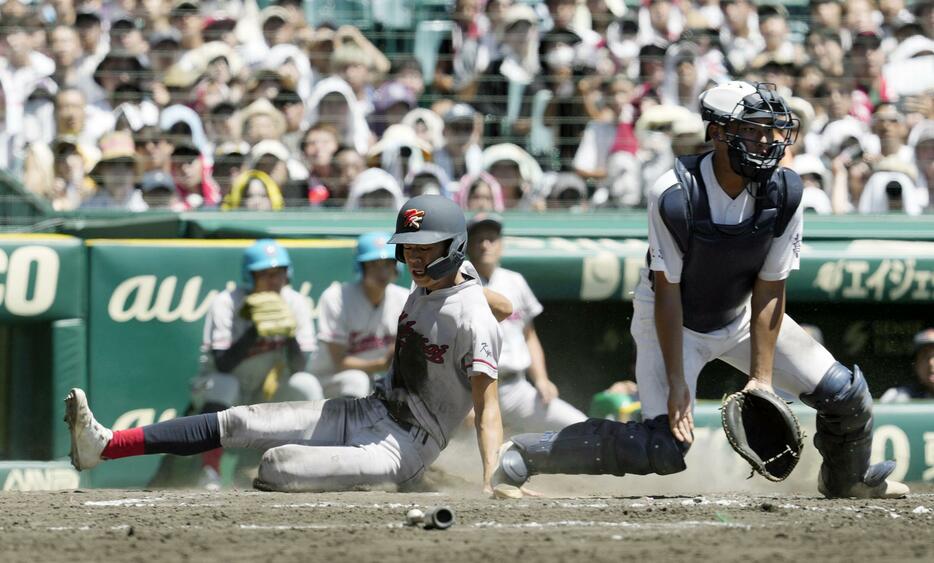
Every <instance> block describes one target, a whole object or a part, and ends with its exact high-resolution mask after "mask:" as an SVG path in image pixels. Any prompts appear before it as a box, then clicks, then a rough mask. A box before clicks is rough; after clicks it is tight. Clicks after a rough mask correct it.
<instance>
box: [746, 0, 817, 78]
mask: <svg viewBox="0 0 934 563" xmlns="http://www.w3.org/2000/svg"><path fill="white" fill-rule="evenodd" d="M758 16H759V33H760V34H761V35H762V39H763V41H764V42H765V44H764V45H763V48H762V51H761V52H760V53H759V54H758V55H757V56H756V57H755V58H754V59H753V63H752V66H754V67H755V66H762V65H761V64H759V65H757V64H756V62H757V60H759V61H767V60H769V59H771V60H774V61H777V62H779V63H782V64H784V63H791V64H798V63H800V62H801V61H803V60H804V56H805V55H804V48H803V47H802V46H801V45H800V44H797V43H793V42H792V41H791V38H790V37H789V33H788V31H789V30H788V9H787V8H785V6H783V5H782V4H762V5H760V6H759V9H758Z"/></svg>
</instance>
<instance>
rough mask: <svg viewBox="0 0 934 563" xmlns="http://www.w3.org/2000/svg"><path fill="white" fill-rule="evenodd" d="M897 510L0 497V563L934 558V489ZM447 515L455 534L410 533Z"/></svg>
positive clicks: (708, 503)
mask: <svg viewBox="0 0 934 563" xmlns="http://www.w3.org/2000/svg"><path fill="white" fill-rule="evenodd" d="M915 488H916V490H918V492H917V493H913V494H912V495H911V496H910V497H909V498H907V499H902V500H887V501H880V500H872V501H857V500H835V501H827V500H824V499H820V498H817V497H815V496H813V495H790V494H784V493H783V494H745V493H744V494H736V495H719V494H712V495H706V496H690V495H687V496H655V497H643V496H585V497H570V498H567V497H566V498H556V497H552V496H549V497H548V498H535V499H530V498H526V499H522V500H514V501H496V500H492V499H487V498H485V497H483V496H481V495H479V494H477V493H473V492H465V491H459V492H450V493H385V492H352V493H328V494H280V493H261V492H256V491H248V490H235V491H225V492H220V493H204V492H199V491H124V490H81V491H63V492H54V493H3V494H0V561H69V562H74V561H107V562H110V561H146V562H153V561H187V560H197V561H207V560H210V561H225V560H226V561H276V562H279V561H376V560H378V561H380V562H381V563H389V562H394V561H404V562H406V563H427V562H433V561H445V563H452V562H456V561H474V562H476V561H486V562H495V561H514V562H517V563H518V562H521V561H534V562H551V561H575V562H594V561H612V562H614V563H618V562H619V561H621V560H623V559H629V558H639V559H642V560H644V561H667V560H675V559H678V560H694V559H698V558H711V559H713V560H720V561H727V560H744V561H747V560H766V559H768V560H770V561H791V560H797V561H802V560H815V561H831V560H844V559H849V560H880V561H903V560H928V561H930V560H932V559H934V487H932V486H931V485H927V486H920V487H918V486H916V487H915ZM442 504H443V505H448V506H450V507H451V508H453V509H454V510H455V512H456V515H457V523H456V525H455V526H454V527H452V528H451V529H449V530H445V531H437V530H433V531H429V530H423V529H419V528H410V527H405V526H404V525H403V522H404V519H405V513H406V511H407V510H408V509H409V508H412V507H421V508H425V507H430V506H436V505H442Z"/></svg>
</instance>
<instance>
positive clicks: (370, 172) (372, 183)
mask: <svg viewBox="0 0 934 563" xmlns="http://www.w3.org/2000/svg"><path fill="white" fill-rule="evenodd" d="M403 203H405V197H404V196H403V195H402V188H400V187H399V183H398V182H396V179H395V178H393V177H392V174H390V173H389V172H386V171H385V170H382V169H380V168H368V169H366V170H364V171H363V172H361V173H360V174H359V175H358V176H357V177H356V178H355V179H354V181H353V184H351V186H350V193H349V194H348V195H347V203H346V204H345V205H344V208H345V209H392V210H397V209H399V208H400V207H402V204H403Z"/></svg>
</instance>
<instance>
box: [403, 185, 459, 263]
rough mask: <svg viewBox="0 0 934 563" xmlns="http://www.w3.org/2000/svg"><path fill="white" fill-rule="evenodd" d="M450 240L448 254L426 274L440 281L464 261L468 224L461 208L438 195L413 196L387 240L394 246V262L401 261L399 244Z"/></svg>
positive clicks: (432, 242) (404, 206)
mask: <svg viewBox="0 0 934 563" xmlns="http://www.w3.org/2000/svg"><path fill="white" fill-rule="evenodd" d="M443 241H450V244H449V245H448V250H447V254H446V255H444V256H442V257H441V258H438V259H437V260H435V261H434V262H432V263H431V264H429V265H428V267H427V268H426V269H425V271H426V272H427V273H428V275H429V276H430V277H431V278H432V279H436V280H439V279H441V278H444V277H446V276H449V275H451V274H452V273H454V272H456V271H457V269H458V268H460V265H461V264H462V263H463V262H464V251H465V249H466V246H467V221H466V220H465V219H464V212H463V211H462V210H461V208H460V207H459V206H458V205H457V204H456V203H454V202H453V201H451V200H449V199H448V198H446V197H444V196H440V195H420V196H418V197H413V198H412V199H410V200H409V201H407V202H406V203H405V205H403V206H402V209H400V210H399V215H398V216H397V217H396V233H395V234H394V235H392V238H390V239H389V243H390V244H395V245H396V260H398V261H399V262H404V261H405V258H404V257H403V250H402V245H404V244H434V243H436V242H443Z"/></svg>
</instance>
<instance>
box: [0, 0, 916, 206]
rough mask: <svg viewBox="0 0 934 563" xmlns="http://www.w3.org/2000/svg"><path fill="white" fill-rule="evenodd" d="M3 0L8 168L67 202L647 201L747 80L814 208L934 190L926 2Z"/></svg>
mask: <svg viewBox="0 0 934 563" xmlns="http://www.w3.org/2000/svg"><path fill="white" fill-rule="evenodd" d="M0 2H2V5H0V169H2V170H5V171H8V172H9V173H11V174H12V175H13V176H14V177H17V178H19V179H20V180H21V181H22V182H23V184H24V185H25V186H26V188H27V189H28V190H30V191H32V192H33V193H35V194H38V195H39V196H41V197H42V198H44V199H46V200H48V201H49V202H51V205H52V206H53V207H54V208H55V209H56V210H61V211H68V210H74V209H77V208H117V209H124V210H131V211H143V210H146V209H155V208H163V209H164V208H168V209H172V210H190V209H215V208H221V209H240V208H243V209H249V210H278V209H283V208H285V207H290V208H291V207H296V208H300V207H305V208H307V207H334V208H340V207H343V208H346V209H357V208H364V207H367V208H372V207H383V208H398V207H399V206H400V205H401V204H402V202H403V200H404V199H405V198H407V197H409V196H413V195H417V194H421V193H441V194H444V195H447V196H449V197H451V198H453V199H454V200H455V201H457V202H458V203H460V204H461V205H462V206H463V207H464V208H465V209H489V210H503V209H511V208H519V209H535V210H540V209H547V208H574V209H588V208H623V207H638V206H640V205H643V204H644V200H645V198H644V195H643V190H644V189H647V188H648V187H649V186H651V185H652V183H653V182H654V180H655V179H656V178H657V177H658V176H659V175H661V174H662V173H663V172H664V171H665V170H667V169H669V168H670V167H671V166H672V163H673V159H674V157H675V156H677V155H681V154H690V153H695V152H699V151H702V150H704V147H705V128H704V124H703V122H702V121H701V118H700V115H699V114H698V113H697V110H698V108H697V95H698V94H699V93H700V92H701V91H702V90H703V89H705V88H706V87H708V86H709V85H710V84H713V83H719V82H723V81H727V80H731V79H742V80H749V81H762V82H769V83H774V84H775V85H776V87H777V89H778V90H779V91H780V92H781V93H782V95H783V96H785V98H786V100H787V101H788V103H789V106H790V107H791V109H792V111H793V112H794V113H795V114H796V116H797V118H798V119H799V121H800V129H799V132H798V135H797V140H796V142H795V144H794V146H793V147H791V148H790V150H789V151H788V152H787V154H786V160H785V161H784V164H785V165H786V166H789V167H790V168H792V169H794V170H796V171H797V172H798V173H800V174H801V175H802V177H803V178H804V180H805V183H806V186H807V189H806V192H805V199H804V204H805V206H806V207H807V208H808V209H811V210H813V211H815V212H817V213H837V214H842V213H851V212H860V213H877V212H886V211H897V212H903V213H907V214H918V213H922V212H924V211H925V210H927V211H930V210H931V209H932V198H931V190H932V189H934V184H932V181H934V96H932V93H934V72H931V71H932V70H934V40H932V36H934V9H932V8H934V3H932V2H931V0H918V1H916V2H906V0H878V2H877V1H875V0H848V1H846V2H843V1H839V0H817V1H814V2H810V3H809V4H807V5H801V4H800V3H788V7H786V6H785V5H782V4H773V3H758V4H757V3H753V2H751V1H749V0H697V1H694V2H691V1H688V0H643V1H642V2H641V3H638V4H628V5H627V4H626V3H624V2H623V0H547V1H542V2H537V1H528V0H456V1H455V0H452V1H450V2H448V3H447V4H446V5H445V6H444V8H445V9H446V10H447V12H446V13H434V14H431V15H430V17H428V18H421V17H410V18H409V20H410V21H408V22H407V23H406V24H405V28H404V29H402V28H399V27H398V22H396V23H395V24H393V23H391V22H388V21H381V20H380V17H384V18H385V17H386V14H387V13H389V14H390V15H392V12H393V10H396V9H399V8H400V7H401V8H405V9H407V10H409V12H408V13H409V15H410V16H411V15H412V14H425V13H426V12H425V11H424V10H419V9H416V8H417V6H416V7H415V8H413V5H417V4H422V3H426V4H427V3H429V1H428V0H421V1H419V0H415V1H409V2H405V1H391V0H374V1H373V2H363V3H360V2H336V3H334V4H336V6H337V8H338V10H337V12H336V13H338V14H339V13H340V8H341V6H342V5H347V6H350V5H353V6H356V7H357V8H360V6H361V5H362V6H363V10H364V11H365V12H367V13H368V14H369V16H370V17H368V18H366V20H365V21H364V20H361V21H360V22H355V23H357V24H358V26H357V27H355V26H354V25H350V22H347V21H340V18H335V19H334V20H333V21H332V20H329V19H322V18H314V17H306V16H309V15H310V14H311V11H312V10H310V9H308V6H306V5H305V4H303V2H302V1H301V0H275V1H274V2H272V3H271V4H269V5H266V4H267V2H261V3H260V4H261V5H257V3H256V2H255V0H246V1H239V0H213V1H208V2H198V1H192V0H175V1H174V2H171V1H166V0H113V1H110V0H48V1H41V0H0ZM432 4H433V5H437V4H439V2H437V1H436V0H435V1H433V2H432ZM789 9H791V10H792V13H789ZM380 14H382V16H380ZM310 21H314V25H312V24H311V23H309V22H310ZM393 25H396V27H393Z"/></svg>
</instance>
